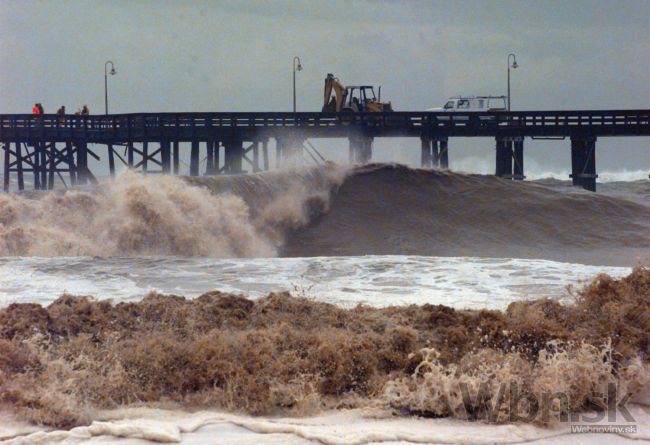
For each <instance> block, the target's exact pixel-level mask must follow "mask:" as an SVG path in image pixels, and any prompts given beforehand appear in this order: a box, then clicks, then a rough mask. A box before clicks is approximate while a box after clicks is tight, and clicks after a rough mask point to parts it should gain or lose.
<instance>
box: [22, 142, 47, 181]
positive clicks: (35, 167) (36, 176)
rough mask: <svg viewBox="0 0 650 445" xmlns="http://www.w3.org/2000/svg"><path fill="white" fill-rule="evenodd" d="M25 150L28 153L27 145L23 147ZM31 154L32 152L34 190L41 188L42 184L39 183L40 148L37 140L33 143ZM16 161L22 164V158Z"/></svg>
mask: <svg viewBox="0 0 650 445" xmlns="http://www.w3.org/2000/svg"><path fill="white" fill-rule="evenodd" d="M25 151H27V154H28V155H29V147H28V146H26V147H25ZM33 154H34V160H33V161H32V171H33V172H34V190H40V189H41V188H42V185H41V150H40V147H39V143H38V142H35V143H34V153H33ZM21 158H22V157H21ZM18 162H19V164H20V165H21V166H22V164H23V160H22V159H18Z"/></svg>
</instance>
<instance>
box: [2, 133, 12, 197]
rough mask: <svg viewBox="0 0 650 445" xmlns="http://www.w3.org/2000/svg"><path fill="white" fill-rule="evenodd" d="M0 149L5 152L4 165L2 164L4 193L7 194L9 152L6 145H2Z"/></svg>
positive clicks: (9, 170) (9, 177)
mask: <svg viewBox="0 0 650 445" xmlns="http://www.w3.org/2000/svg"><path fill="white" fill-rule="evenodd" d="M2 149H3V150H4V151H5V156H4V158H5V163H4V176H3V180H4V184H3V185H4V191H5V192H8V191H9V180H10V179H11V176H10V175H11V169H10V167H9V164H10V162H11V150H10V149H9V147H7V144H4V143H3V144H2Z"/></svg>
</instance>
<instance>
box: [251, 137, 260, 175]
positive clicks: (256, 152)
mask: <svg viewBox="0 0 650 445" xmlns="http://www.w3.org/2000/svg"><path fill="white" fill-rule="evenodd" d="M260 170H261V168H260V141H255V142H253V172H254V173H256V172H258V171H260Z"/></svg>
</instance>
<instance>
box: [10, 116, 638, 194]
mask: <svg viewBox="0 0 650 445" xmlns="http://www.w3.org/2000/svg"><path fill="white" fill-rule="evenodd" d="M612 136H650V110H608V111H602V110H595V111H593V110H592V111H519V112H472V113H443V112H394V113H358V114H347V113H340V114H337V113H138V114H119V115H106V116H77V115H66V116H57V115H48V114H46V115H25V114H11V115H0V144H1V146H2V149H3V150H4V190H5V191H8V190H9V188H10V184H11V178H12V177H13V175H15V178H16V182H17V185H18V189H20V190H22V189H24V188H25V175H26V174H29V175H33V184H34V188H35V189H40V190H44V189H52V188H53V187H54V183H55V180H56V179H58V180H59V181H60V182H61V183H62V184H64V185H65V186H66V187H67V186H69V185H75V184H85V183H88V182H89V181H95V176H94V175H93V173H92V171H91V170H90V169H89V167H88V160H89V157H93V158H95V159H96V160H98V161H99V160H102V161H105V160H108V168H109V171H110V174H111V175H112V176H113V175H115V170H116V164H117V163H122V164H124V165H126V166H128V167H129V168H132V169H136V170H139V171H142V172H144V173H163V174H179V171H180V169H179V163H180V159H181V156H180V150H181V147H180V144H181V143H186V144H189V146H190V156H189V158H190V165H189V173H190V175H192V176H199V175H218V174H238V173H243V172H246V171H248V172H257V171H261V170H268V169H269V168H270V165H269V140H270V139H273V140H274V141H275V147H276V154H275V159H276V164H277V166H279V165H281V164H282V163H283V162H284V160H286V159H288V158H289V157H291V156H292V155H293V154H296V153H299V152H301V151H302V150H303V147H304V144H305V141H306V140H307V139H312V138H348V140H349V154H350V162H352V163H366V162H369V161H370V160H371V159H372V143H373V140H374V139H375V138H380V137H413V138H419V139H420V147H421V163H422V167H423V168H448V167H449V147H450V144H449V139H450V138H454V137H493V138H494V139H495V148H496V150H495V152H496V156H495V175H497V176H499V177H502V178H506V179H513V180H521V179H524V140H525V138H540V139H543V138H549V139H558V138H569V139H570V141H571V144H570V149H571V175H570V177H571V179H572V181H573V184H574V185H576V186H581V187H583V188H585V189H587V190H592V191H595V190H596V178H597V176H598V175H597V173H596V141H597V139H598V138H601V137H612ZM89 145H92V147H93V149H91V148H90V147H89ZM104 147H105V148H104ZM100 155H101V157H100ZM202 165H204V168H203V169H201V166H202ZM66 179H67V180H66Z"/></svg>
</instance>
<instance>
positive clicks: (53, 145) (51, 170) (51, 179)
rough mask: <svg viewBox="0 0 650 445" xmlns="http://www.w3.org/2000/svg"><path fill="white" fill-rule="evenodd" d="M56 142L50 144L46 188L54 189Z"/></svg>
mask: <svg viewBox="0 0 650 445" xmlns="http://www.w3.org/2000/svg"><path fill="white" fill-rule="evenodd" d="M56 165H57V164H56V142H52V143H51V144H50V165H49V171H48V178H47V189H48V190H52V189H54V173H55V172H56V170H57V168H56Z"/></svg>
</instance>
